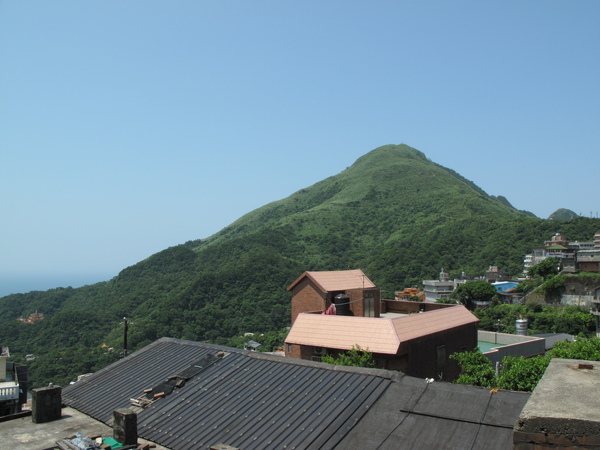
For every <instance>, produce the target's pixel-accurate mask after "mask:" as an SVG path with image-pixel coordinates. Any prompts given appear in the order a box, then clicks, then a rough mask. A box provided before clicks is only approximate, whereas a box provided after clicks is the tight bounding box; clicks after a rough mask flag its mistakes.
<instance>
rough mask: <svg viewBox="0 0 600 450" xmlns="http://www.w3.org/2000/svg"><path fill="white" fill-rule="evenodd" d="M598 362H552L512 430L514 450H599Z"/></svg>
mask: <svg viewBox="0 0 600 450" xmlns="http://www.w3.org/2000/svg"><path fill="white" fill-rule="evenodd" d="M599 387H600V362H598V361H579V360H572V359H553V360H552V361H551V363H550V365H549V366H548V368H547V369H546V372H545V373H544V376H543V377H542V379H541V381H540V382H539V383H538V385H537V387H536V388H535V390H534V391H533V394H532V395H531V397H530V399H529V401H528V402H527V404H526V405H525V407H524V408H523V411H522V412H521V415H520V417H519V419H518V420H517V422H516V424H515V428H514V434H513V443H514V448H519V449H529V448H531V449H533V448H535V449H551V448H553V449H556V448H600V410H598V408H597V400H596V394H597V392H598V388H599Z"/></svg>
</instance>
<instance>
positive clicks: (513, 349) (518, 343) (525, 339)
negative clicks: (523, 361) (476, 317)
mask: <svg viewBox="0 0 600 450" xmlns="http://www.w3.org/2000/svg"><path fill="white" fill-rule="evenodd" d="M477 336H478V337H477V339H478V340H479V341H485V342H491V343H492V344H501V345H503V346H502V347H498V348H496V349H493V350H492V351H489V352H486V353H484V355H485V356H486V357H487V358H488V359H489V360H490V361H491V362H492V364H494V365H495V364H496V362H501V361H502V358H504V357H505V356H524V357H526V358H528V357H531V356H536V355H543V354H544V353H545V352H546V342H545V339H543V338H537V337H533V336H518V335H516V334H507V333H494V332H493V331H482V330H479V331H478V332H477Z"/></svg>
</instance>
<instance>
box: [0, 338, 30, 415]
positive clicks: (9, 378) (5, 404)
mask: <svg viewBox="0 0 600 450" xmlns="http://www.w3.org/2000/svg"><path fill="white" fill-rule="evenodd" d="M9 359H10V352H9V350H8V347H6V346H0V417H2V416H8V415H11V414H16V413H18V412H20V411H21V406H22V405H23V404H24V403H26V402H27V366H23V365H20V364H15V363H13V362H11V361H9Z"/></svg>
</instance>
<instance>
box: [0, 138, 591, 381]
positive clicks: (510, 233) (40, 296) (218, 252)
mask: <svg viewBox="0 0 600 450" xmlns="http://www.w3.org/2000/svg"><path fill="white" fill-rule="evenodd" d="M598 230H600V220H598V219H587V218H577V219H574V220H569V221H564V222H562V221H560V222H559V221H553V222H549V221H546V220H541V219H538V218H535V217H532V215H531V213H527V212H523V211H518V210H516V209H514V208H513V207H512V206H511V205H510V203H508V201H506V199H504V198H503V197H493V196H489V195H487V194H486V193H485V192H484V191H482V190H481V189H480V188H478V187H477V186H475V185H474V184H473V183H472V182H470V181H468V180H465V179H464V178H463V177H461V176H460V175H458V174H457V173H456V172H454V171H452V170H449V169H446V168H443V167H441V166H439V165H437V164H435V163H433V162H431V161H429V160H428V159H427V158H426V157H425V155H423V153H421V152H419V151H418V150H415V149H412V148H410V147H408V146H405V145H399V146H394V145H390V146H385V147H381V148H378V149H376V150H373V151H372V152H370V153H368V154H366V155H365V156H363V157H361V158H359V159H358V160H357V161H356V162H355V163H354V164H353V165H352V166H351V167H349V168H348V169H346V170H344V171H343V172H341V173H339V174H337V175H335V176H332V177H330V178H327V179H325V180H323V181H321V182H319V183H316V184H315V185H313V186H310V187H307V188H305V189H301V190H300V191H298V192H296V193H295V194H293V195H291V196H289V197H288V198H285V199H282V200H280V201H276V202H273V203H270V204H268V205H265V206H263V207H261V208H258V209H257V210H255V211H252V212H250V213H248V214H246V215H245V216H243V217H241V218H240V219H238V220H237V221H235V222H234V223H232V224H231V225H230V226H228V227H226V228H224V229H223V230H221V231H220V232H219V233H216V234H215V235H213V236H210V237H208V238H206V239H202V240H197V241H189V242H186V243H185V244H182V245H178V246H176V247H172V248H168V249H166V250H163V251H161V252H159V253H157V254H155V255H152V256H150V257H149V258H147V259H145V260H144V261H141V262H139V263H138V264H135V265H133V266H131V267H128V268H126V269H124V270H123V271H121V273H119V275H118V276H116V277H115V278H113V279H112V280H110V281H107V282H102V283H98V284H95V285H91V286H85V287H82V288H78V289H72V288H59V289H52V290H50V291H46V292H30V293H27V294H16V295H10V296H7V297H4V298H1V299H0V342H2V344H3V345H8V346H9V347H10V350H11V354H12V355H14V356H15V359H16V360H18V361H22V362H24V357H25V355H26V354H35V355H36V356H38V360H36V361H39V362H38V363H36V364H31V374H30V375H31V377H30V378H31V380H32V381H33V385H34V386H35V385H42V384H45V383H47V382H48V381H53V382H54V383H58V384H64V383H65V382H67V381H69V380H71V379H74V378H75V376H76V375H78V374H79V373H81V372H82V371H83V372H86V371H90V370H94V368H96V367H98V366H99V365H102V364H104V363H106V362H108V361H109V360H110V359H111V358H116V357H118V354H119V352H120V351H121V350H122V341H123V325H122V322H123V317H128V319H129V320H130V321H131V322H132V325H131V327H130V329H129V348H130V349H133V350H134V349H137V348H140V347H141V346H144V345H146V344H149V343H150V342H153V341H154V340H156V339H158V338H160V337H163V336H170V337H176V338H184V339H193V340H201V341H209V342H214V343H219V344H228V343H230V342H231V341H230V340H231V339H234V340H235V337H236V336H242V335H243V334H244V333H246V332H255V333H259V334H260V333H266V332H270V331H273V330H280V329H282V328H284V327H286V326H289V320H290V314H289V309H290V306H289V305H290V298H291V297H290V293H289V292H287V290H286V288H287V286H288V285H289V284H290V283H292V282H293V281H294V280H295V279H296V278H297V277H298V276H299V275H300V274H301V273H302V272H304V271H306V270H339V269H348V268H361V269H363V271H364V272H365V273H366V274H367V275H368V276H369V277H370V278H371V279H372V280H373V281H374V282H375V283H376V284H377V285H378V287H380V288H381V289H382V291H383V292H382V296H383V297H384V298H392V297H393V293H394V291H395V290H398V289H401V288H403V287H405V286H413V285H418V284H420V283H421V281H422V280H423V279H432V278H437V273H438V272H439V270H440V268H441V267H444V268H445V269H446V270H447V271H449V272H450V276H451V277H454V276H458V275H459V274H460V273H461V272H462V271H465V272H466V273H467V274H469V275H481V274H483V273H484V271H485V270H486V269H487V268H488V266H489V265H496V266H499V267H501V268H502V269H503V270H505V271H507V272H509V273H511V274H518V273H520V272H521V271H522V259H523V255H524V254H526V253H528V252H529V251H530V250H531V247H532V246H533V245H539V244H541V243H542V242H543V241H544V240H546V239H548V237H550V236H551V235H553V234H554V233H556V232H560V233H561V234H563V235H564V236H567V237H568V238H569V239H573V240H574V239H578V240H587V239H589V238H590V237H591V236H593V234H594V232H596V231H598ZM36 310H37V311H39V312H41V313H43V314H44V317H45V319H44V320H43V321H41V322H38V323H35V324H25V323H21V322H17V319H18V318H19V317H27V316H28V315H29V314H31V313H33V312H35V311H36ZM103 344H104V345H105V346H107V347H109V348H114V349H115V350H114V352H109V351H107V350H102V349H104V348H105V347H101V346H102V345H103ZM52 350H54V351H57V352H63V353H64V354H67V353H68V354H73V355H79V356H78V360H79V361H80V366H76V367H75V366H74V367H73V368H72V369H71V370H70V371H69V369H64V370H66V371H69V372H68V373H64V374H60V375H56V377H57V378H53V377H54V375H52V374H48V373H46V372H42V370H41V369H39V368H38V367H39V366H40V365H41V362H42V361H43V358H48V359H49V360H52V361H56V364H55V365H61V364H62V363H61V361H64V359H63V360H61V359H60V358H61V357H60V356H55V355H53V354H51V351H52ZM52 358H53V359H52ZM65 367H66V365H65ZM50 378H52V379H50Z"/></svg>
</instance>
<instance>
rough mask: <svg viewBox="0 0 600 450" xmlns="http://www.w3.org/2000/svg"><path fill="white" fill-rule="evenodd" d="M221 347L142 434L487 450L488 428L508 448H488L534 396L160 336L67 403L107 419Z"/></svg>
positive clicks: (157, 409) (189, 443)
mask: <svg viewBox="0 0 600 450" xmlns="http://www.w3.org/2000/svg"><path fill="white" fill-rule="evenodd" d="M223 351H224V352H225V356H224V357H222V358H221V359H219V360H218V361H216V362H215V363H214V364H212V365H210V366H208V367H206V368H202V371H201V372H199V373H198V374H197V375H195V376H193V377H192V378H190V379H188V380H187V381H186V382H185V384H184V385H183V386H181V387H178V388H174V389H173V392H172V393H170V394H169V395H167V396H166V397H164V398H160V399H159V400H157V401H156V402H154V403H152V404H151V405H150V406H148V407H147V408H146V409H143V410H141V411H140V412H139V413H138V432H139V435H140V436H141V437H143V438H145V439H148V440H151V441H154V442H157V443H159V444H161V445H164V446H166V447H170V448H173V449H199V448H207V447H208V446H210V445H214V444H218V443H223V444H228V445H231V446H233V447H238V448H242V449H244V450H249V449H264V448H284V447H285V448H319V449H321V448H344V449H352V448H357V449H358V448H361V449H364V448H376V447H378V446H381V448H461V449H462V448H481V447H476V446H475V444H476V443H478V442H479V443H481V442H483V441H482V439H484V438H485V439H487V438H486V436H489V437H493V438H494V442H495V443H502V445H504V446H498V445H496V444H494V445H491V446H488V445H486V446H484V447H486V448H492V449H494V448H498V449H501V448H511V446H508V442H509V441H510V443H512V425H513V424H514V421H515V420H516V419H517V418H518V416H519V413H520V412H521V409H522V406H523V405H524V403H525V401H526V400H527V398H529V395H528V394H521V393H510V392H499V393H497V394H493V395H492V394H490V393H489V392H488V391H486V390H483V389H478V388H472V387H465V386H457V385H452V384H448V383H433V384H427V383H425V381H424V380H420V379H416V378H411V377H408V376H404V375H403V374H401V373H398V372H390V371H385V370H377V369H362V368H348V367H340V366H329V365H326V364H321V363H313V362H308V361H301V360H296V359H292V358H282V357H276V356H270V355H264V354H260V353H256V352H247V351H243V350H237V349H229V348H226V347H219V346H214V345H208V344H201V343H197V342H189V341H180V340H175V339H170V338H163V339H161V340H159V341H157V342H155V343H153V344H151V345H149V346H147V347H145V348H143V349H142V350H140V351H138V352H136V353H134V354H132V355H130V356H128V357H127V358H125V359H123V360H121V361H118V362H116V363H114V364H112V365H111V366H109V367H107V368H105V369H102V370H100V371H98V372H96V373H95V374H93V375H91V376H89V377H87V378H85V379H83V380H81V381H79V382H77V383H75V384H74V385H71V386H68V387H67V388H65V389H64V390H63V401H64V402H65V403H66V404H67V405H69V406H71V407H74V408H76V409H78V410H80V411H82V412H84V413H86V414H88V415H91V416H93V417H95V418H97V419H99V420H101V421H103V422H106V423H109V422H110V421H111V419H112V411H113V410H115V409H119V408H124V407H128V406H130V400H129V399H130V398H137V397H140V396H141V395H142V394H143V391H144V390H145V389H152V388H154V387H156V386H159V385H160V384H161V383H163V382H165V380H166V379H167V378H168V377H171V376H174V375H177V374H180V373H183V371H185V369H186V368H188V367H190V366H193V365H194V364H196V363H197V362H198V361H199V360H201V359H202V358H203V357H204V356H207V355H209V354H215V353H217V352H223ZM185 373H187V372H185ZM488 428H489V429H488ZM399 444H401V445H399ZM486 444H487V442H486ZM444 445H446V447H444Z"/></svg>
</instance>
